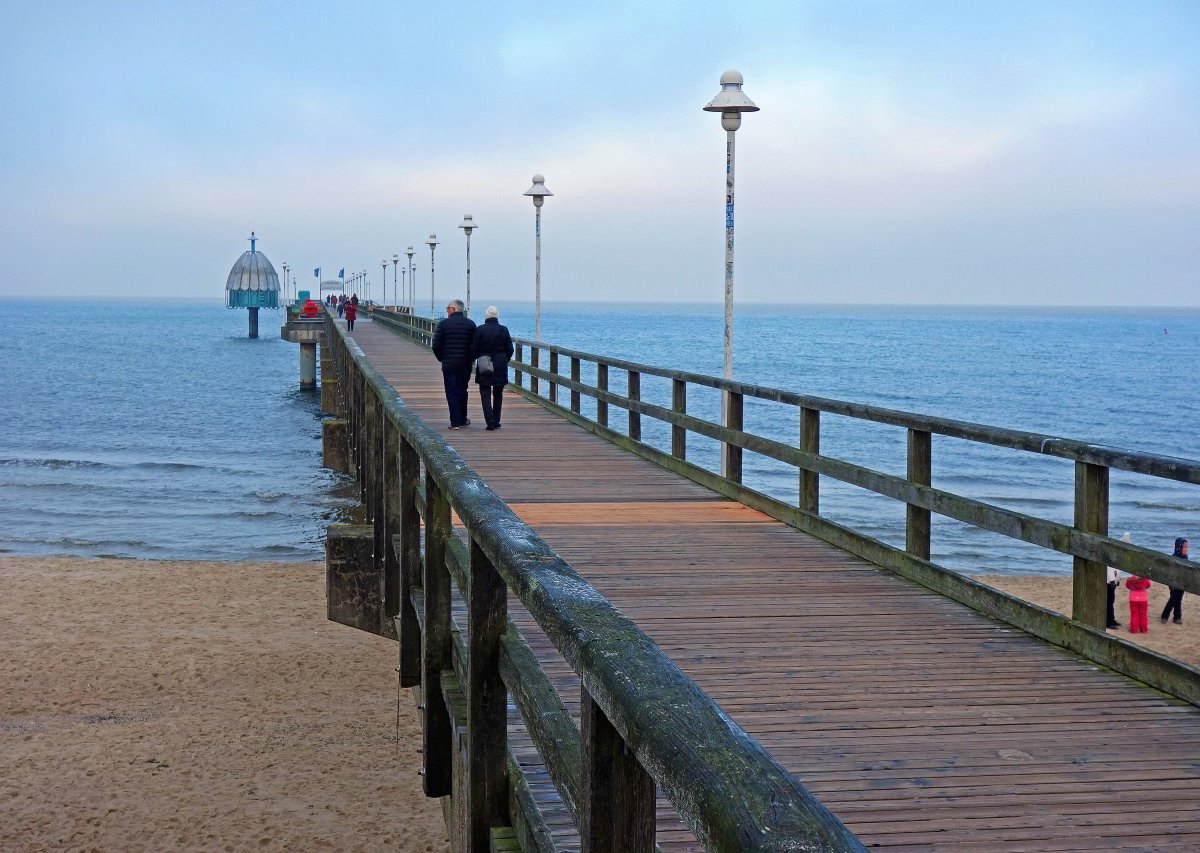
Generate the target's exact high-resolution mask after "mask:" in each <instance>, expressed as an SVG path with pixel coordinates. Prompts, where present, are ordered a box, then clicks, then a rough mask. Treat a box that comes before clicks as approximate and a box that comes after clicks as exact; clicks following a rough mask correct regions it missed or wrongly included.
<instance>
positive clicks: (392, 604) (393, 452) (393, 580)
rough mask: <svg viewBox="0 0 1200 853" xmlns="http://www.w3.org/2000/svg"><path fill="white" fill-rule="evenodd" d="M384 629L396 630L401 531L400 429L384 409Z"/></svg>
mask: <svg viewBox="0 0 1200 853" xmlns="http://www.w3.org/2000/svg"><path fill="white" fill-rule="evenodd" d="M381 432H382V435H383V563H382V565H383V619H384V621H383V631H384V634H385V635H386V636H388V637H391V636H393V634H395V632H396V622H395V619H394V617H395V616H396V615H397V614H398V613H399V612H400V560H399V559H398V558H397V556H396V549H395V548H393V547H392V539H393V537H395V536H396V534H397V533H398V532H399V530H400V465H399V458H398V457H399V451H400V446H399V445H400V431H399V430H398V429H397V428H396V425H395V424H394V423H392V419H391V418H389V417H388V416H387V410H386V408H384V410H383V429H382V430H381Z"/></svg>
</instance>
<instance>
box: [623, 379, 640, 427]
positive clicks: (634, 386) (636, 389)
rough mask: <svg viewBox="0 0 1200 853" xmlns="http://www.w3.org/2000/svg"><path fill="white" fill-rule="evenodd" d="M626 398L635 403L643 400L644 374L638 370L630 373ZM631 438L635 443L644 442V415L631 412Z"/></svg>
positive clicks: (631, 410)
mask: <svg viewBox="0 0 1200 853" xmlns="http://www.w3.org/2000/svg"><path fill="white" fill-rule="evenodd" d="M625 391H626V396H627V397H629V399H630V400H633V401H635V402H641V399H642V374H640V373H638V372H637V371H636V370H631V371H629V384H628V385H627V386H626V389H625ZM629 437H630V438H632V439H633V440H634V441H641V440H642V413H641V412H635V411H633V409H630V410H629Z"/></svg>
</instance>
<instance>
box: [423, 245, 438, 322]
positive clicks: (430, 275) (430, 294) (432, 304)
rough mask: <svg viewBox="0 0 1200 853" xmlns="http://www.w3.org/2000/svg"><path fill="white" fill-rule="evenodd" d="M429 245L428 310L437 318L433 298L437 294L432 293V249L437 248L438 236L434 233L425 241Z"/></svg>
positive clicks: (435, 297)
mask: <svg viewBox="0 0 1200 853" xmlns="http://www.w3.org/2000/svg"><path fill="white" fill-rule="evenodd" d="M425 243H426V245H428V246H429V312H430V314H432V315H433V318H434V319H435V320H436V319H437V305H436V304H434V300H435V299H437V296H436V295H435V294H434V276H433V250H434V249H436V248H437V245H438V238H437V235H436V234H430V235H429V239H428V240H426V241H425Z"/></svg>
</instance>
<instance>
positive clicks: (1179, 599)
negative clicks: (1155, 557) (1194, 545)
mask: <svg viewBox="0 0 1200 853" xmlns="http://www.w3.org/2000/svg"><path fill="white" fill-rule="evenodd" d="M1172 556H1174V557H1178V558H1179V559H1181V560H1186V559H1187V558H1188V541H1187V540H1186V539H1184V538H1183V537H1182V536H1180V537H1179V538H1178V539H1176V540H1175V553H1174V554H1173V555H1172ZM1168 588H1169V589H1170V590H1171V595H1170V597H1168V598H1167V606H1166V607H1164V608H1163V612H1162V623H1163V624H1164V625H1166V624H1167V617H1168V616H1171V614H1174V618H1173V619H1172V620H1171V621H1172V622H1174V623H1175V624H1176V625H1182V624H1183V589H1182V588H1181V587H1177V586H1172V587H1168Z"/></svg>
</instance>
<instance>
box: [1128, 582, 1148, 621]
mask: <svg viewBox="0 0 1200 853" xmlns="http://www.w3.org/2000/svg"><path fill="white" fill-rule="evenodd" d="M1125 586H1126V587H1128V588H1129V633H1131V634H1145V633H1146V631H1147V630H1148V629H1147V627H1146V609H1147V608H1148V607H1149V606H1150V594H1149V593H1148V592H1147V590H1148V589H1150V579H1149V578H1139V577H1138V576H1137V575H1131V576H1130V577H1128V578H1126V580H1125Z"/></svg>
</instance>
